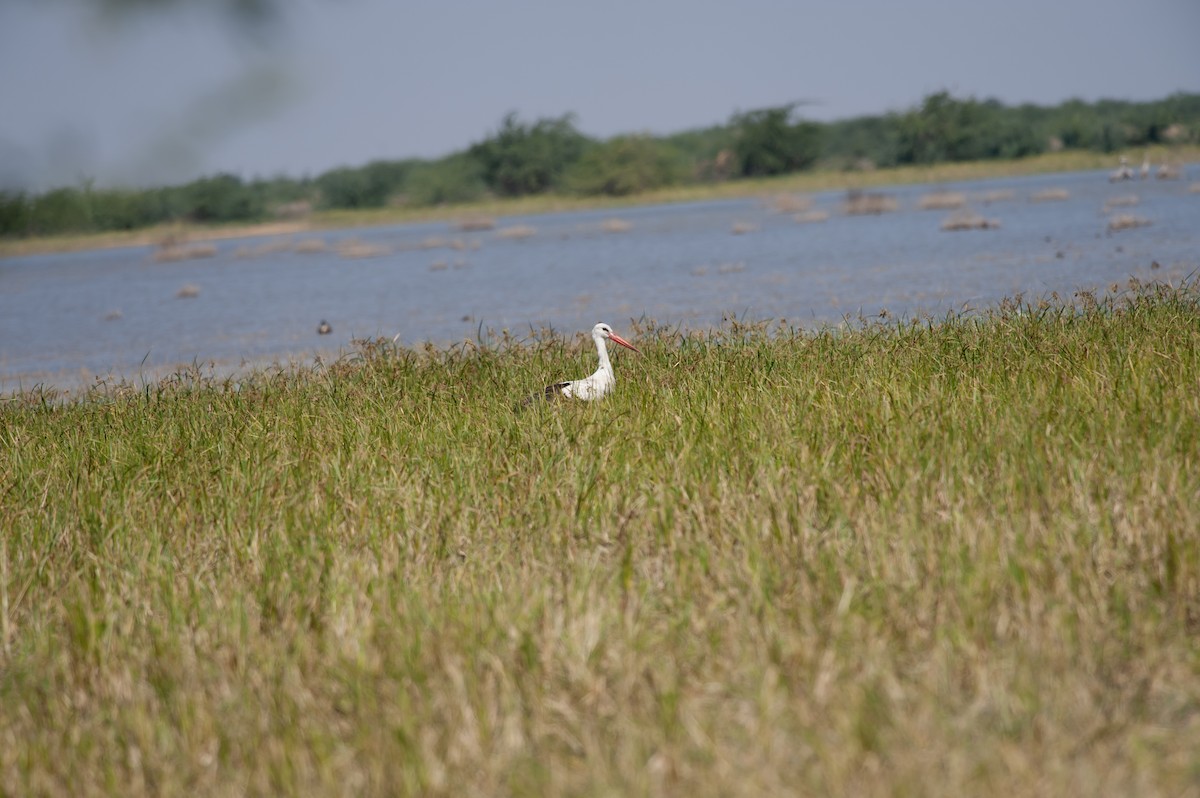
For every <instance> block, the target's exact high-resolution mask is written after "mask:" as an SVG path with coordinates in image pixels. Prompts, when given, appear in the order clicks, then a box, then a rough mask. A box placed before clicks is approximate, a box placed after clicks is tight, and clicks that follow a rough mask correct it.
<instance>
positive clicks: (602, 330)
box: [592, 322, 642, 354]
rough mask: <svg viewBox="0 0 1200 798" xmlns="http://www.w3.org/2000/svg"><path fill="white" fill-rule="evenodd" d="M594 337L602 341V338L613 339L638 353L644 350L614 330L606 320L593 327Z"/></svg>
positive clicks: (614, 341)
mask: <svg viewBox="0 0 1200 798" xmlns="http://www.w3.org/2000/svg"><path fill="white" fill-rule="evenodd" d="M592 337H593V338H595V339H596V340H598V341H601V340H603V341H612V342H613V343H615V344H620V345H621V346H623V347H625V348H626V349H632V350H633V351H634V352H637V353H638V354H641V351H642V350H640V349H638V348H637V347H636V346H634V345H633V344H631V343H629V342H628V341H626V340H625V339H624V338H622V337H621V336H619V335H617V334H616V333H615V332H613V328H612V327H609V326H608V325H607V324H605V323H604V322H600V323H599V324H597V325H596V326H595V327H593V328H592Z"/></svg>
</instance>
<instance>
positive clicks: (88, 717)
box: [0, 285, 1200, 798]
mask: <svg viewBox="0 0 1200 798" xmlns="http://www.w3.org/2000/svg"><path fill="white" fill-rule="evenodd" d="M607 321H610V322H613V323H614V324H615V325H616V327H617V330H618V332H620V333H622V334H628V337H632V338H634V340H635V342H636V343H637V344H638V345H639V347H641V349H642V350H643V352H644V354H643V355H642V356H640V357H639V356H637V355H633V354H632V353H629V352H624V351H622V352H620V353H618V354H617V356H616V370H617V377H618V381H619V382H618V385H617V390H616V393H615V394H614V395H613V396H611V397H609V399H607V400H605V401H604V402H603V403H598V404H592V405H555V406H535V407H533V408H532V409H528V410H525V411H515V410H514V409H513V407H512V405H513V402H514V400H516V399H519V398H520V397H521V396H523V395H524V394H525V393H527V392H529V391H531V390H534V389H536V388H538V387H539V386H541V385H543V384H545V383H546V382H548V381H550V380H552V379H555V378H558V377H561V376H581V375H583V374H585V373H587V372H588V371H590V370H591V369H592V368H593V366H594V353H592V352H591V351H589V350H590V342H587V343H586V344H585V343H584V342H583V341H582V340H577V339H570V340H566V339H563V338H561V337H558V336H555V335H544V336H541V337H538V338H537V339H536V340H531V341H526V342H523V343H522V344H521V345H516V344H515V343H514V342H511V341H506V340H503V339H500V340H495V341H491V342H485V343H483V344H481V345H479V346H471V345H465V344H464V345H463V346H462V347H460V348H457V349H454V350H450V351H435V350H427V351H410V350H396V349H395V348H393V347H392V346H391V345H390V344H387V343H375V344H369V345H367V344H364V345H362V347H361V350H360V353H359V355H358V356H357V357H355V358H351V359H349V360H347V361H345V362H342V363H338V364H335V365H330V366H327V367H318V368H312V369H306V370H298V371H291V372H286V373H261V374H258V375H256V376H253V377H251V378H248V379H246V380H244V381H243V382H240V383H237V384H234V383H229V382H220V381H206V380H205V379H203V377H202V376H200V375H188V374H180V375H178V376H177V377H176V378H174V379H172V380H168V381H165V382H162V383H159V384H154V385H149V386H123V387H122V386H116V387H113V386H110V387H109V388H107V389H105V390H97V391H95V392H93V393H92V394H91V395H90V396H87V397H83V398H72V399H62V398H61V397H55V396H53V395H47V394H38V393H26V394H21V395H18V396H14V397H10V398H8V399H6V400H5V401H3V402H2V403H0V514H2V515H0V518H2V523H3V529H4V530H5V531H4V535H3V538H0V610H2V613H0V643H2V645H0V793H2V794H4V795H40V794H46V795H73V796H76V795H78V796H86V795H122V796H139V795H181V794H185V795H189V796H209V795H215V796H221V795H245V794H253V795H274V794H303V795H446V796H461V795H496V794H515V795H686V796H689V798H695V797H697V796H710V795H711V796H717V795H786V794H808V795H826V794H833V795H914V796H930V795H932V796H937V795H954V796H961V795H972V796H992V795H997V796H1001V795H1002V796H1013V795H1088V796H1104V795H1138V796H1155V795H1170V796H1179V795H1196V794H1200V534H1198V532H1197V530H1200V291H1197V289H1196V288H1195V286H1192V287H1184V288H1182V289H1178V290H1176V289H1168V288H1164V287H1161V286H1151V287H1139V286H1136V285H1134V286H1128V287H1125V288H1122V289H1121V290H1120V291H1119V292H1117V293H1113V294H1110V295H1107V296H1104V297H1095V296H1090V295H1084V296H1080V297H1077V298H1074V299H1073V304H1067V303H1063V302H1057V301H1053V300H1051V301H1049V302H1032V303H1026V302H1020V301H1016V302H1007V303H1005V304H1004V305H1003V306H1001V307H999V308H996V309H995V310H993V311H991V312H988V313H981V314H976V315H971V316H966V317H954V318H948V319H940V320H937V321H936V322H931V321H930V320H927V319H926V320H906V321H902V322H899V323H896V322H891V323H888V324H877V323H866V322H859V323H852V324H848V325H846V326H845V327H843V328H839V329H826V330H819V331H796V330H779V329H771V330H767V329H765V328H762V327H747V326H743V325H740V324H738V323H736V322H731V323H729V324H728V325H727V326H725V327H723V328H722V329H719V330H716V331H712V332H710V333H705V334H688V335H682V334H679V333H676V332H673V331H671V330H665V329H661V328H658V327H656V326H655V325H653V324H650V323H643V324H642V325H640V326H639V327H638V328H631V327H630V325H626V324H621V323H620V320H619V319H608V320H607Z"/></svg>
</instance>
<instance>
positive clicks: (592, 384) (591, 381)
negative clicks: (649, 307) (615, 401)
mask: <svg viewBox="0 0 1200 798" xmlns="http://www.w3.org/2000/svg"><path fill="white" fill-rule="evenodd" d="M592 340H593V341H595V342H596V354H597V355H599V356H600V367H599V368H598V369H596V372H595V373H594V374H592V376H590V377H586V378H584V379H582V380H571V381H568V382H556V383H554V384H553V385H547V386H546V387H545V388H543V389H542V390H541V391H539V392H538V393H535V394H533V395H532V396H530V397H529V398H527V399H526V400H525V402H524V404H526V405H530V404H533V403H534V402H538V401H541V400H543V399H545V400H547V401H551V400H554V399H581V400H583V401H585V402H591V401H594V400H596V399H603V398H604V397H605V396H607V395H608V393H609V392H610V391H612V389H613V385H615V384H616V382H617V378H616V376H615V375H614V374H613V367H612V362H611V361H610V360H609V359H608V347H607V346H605V344H604V342H605V341H612V342H613V343H615V344H619V345H621V346H623V347H625V348H626V349H632V350H633V351H634V352H637V353H638V354H641V350H640V349H638V348H637V347H636V346H634V345H633V344H631V343H629V342H628V341H626V340H625V339H624V338H622V337H621V336H619V335H617V334H616V333H615V332H613V330H612V327H609V326H608V325H607V324H605V323H604V322H600V323H599V324H597V325H596V326H595V327H593V328H592Z"/></svg>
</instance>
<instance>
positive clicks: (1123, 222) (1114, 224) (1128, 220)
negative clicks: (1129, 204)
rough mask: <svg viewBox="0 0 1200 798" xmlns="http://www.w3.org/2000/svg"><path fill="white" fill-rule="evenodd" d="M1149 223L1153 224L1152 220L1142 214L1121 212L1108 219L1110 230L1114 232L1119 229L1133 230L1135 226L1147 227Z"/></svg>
mask: <svg viewBox="0 0 1200 798" xmlns="http://www.w3.org/2000/svg"><path fill="white" fill-rule="evenodd" d="M1149 224H1151V222H1150V220H1149V219H1145V218H1143V217H1141V216H1134V215H1133V214H1131V213H1119V214H1117V215H1115V216H1113V217H1112V218H1110V219H1109V220H1108V231H1109V232H1110V233H1114V232H1117V231H1118V230H1132V229H1133V228H1135V227H1146V226H1147V225H1149Z"/></svg>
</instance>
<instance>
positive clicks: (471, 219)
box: [458, 216, 496, 233]
mask: <svg viewBox="0 0 1200 798" xmlns="http://www.w3.org/2000/svg"><path fill="white" fill-rule="evenodd" d="M495 227H496V220H495V219H494V218H493V217H491V216H464V217H463V218H461V219H459V220H458V229H459V230H461V231H463V232H464V233H470V232H481V231H486V230H494V229H495Z"/></svg>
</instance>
